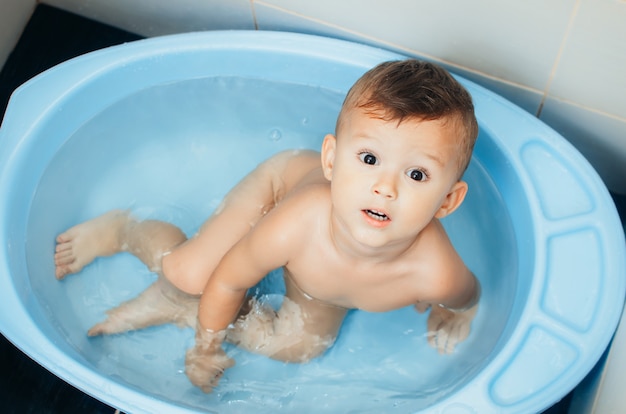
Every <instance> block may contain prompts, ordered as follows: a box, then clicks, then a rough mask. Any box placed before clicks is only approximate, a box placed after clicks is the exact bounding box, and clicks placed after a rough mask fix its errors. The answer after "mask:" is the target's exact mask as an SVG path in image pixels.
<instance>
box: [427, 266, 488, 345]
mask: <svg viewBox="0 0 626 414" xmlns="http://www.w3.org/2000/svg"><path fill="white" fill-rule="evenodd" d="M457 283H458V285H462V286H465V288H464V292H461V295H459V294H458V293H456V292H458V285H457V286H456V287H457V289H451V292H450V295H449V296H448V297H447V298H443V299H442V300H441V301H436V302H435V301H433V302H432V306H430V305H429V304H424V303H417V304H416V305H415V308H416V310H417V311H418V312H424V311H425V310H426V309H428V308H429V307H430V309H431V311H430V315H429V316H428V342H429V344H430V345H431V346H432V347H433V348H436V349H437V350H438V351H439V353H441V354H449V353H452V352H453V351H454V347H455V346H456V345H457V344H458V343H460V342H462V341H464V340H465V339H466V338H467V337H468V335H469V333H470V327H471V323H472V320H473V319H474V317H475V316H476V312H477V311H478V302H479V300H480V295H481V289H480V283H479V282H478V279H476V277H475V276H474V275H473V274H472V273H471V272H469V271H467V276H465V277H462V278H461V280H459V281H458V282H457ZM455 293H456V294H455ZM459 296H460V297H461V298H462V299H461V301H460V302H459V299H458V297H459ZM449 303H452V304H453V305H452V306H451V305H449Z"/></svg>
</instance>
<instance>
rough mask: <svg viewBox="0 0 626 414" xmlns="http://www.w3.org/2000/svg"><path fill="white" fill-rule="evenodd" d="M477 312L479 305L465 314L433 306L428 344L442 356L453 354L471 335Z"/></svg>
mask: <svg viewBox="0 0 626 414" xmlns="http://www.w3.org/2000/svg"><path fill="white" fill-rule="evenodd" d="M477 310H478V305H474V306H473V307H471V308H470V309H468V310H466V311H464V312H453V311H451V310H448V309H445V308H442V307H440V306H433V307H432V309H431V310H430V315H429V316H428V334H427V335H428V343H429V344H430V345H431V346H432V347H433V348H435V349H437V350H438V351H439V353H440V354H450V353H452V352H453V351H454V347H455V346H456V345H457V344H458V343H459V342H463V341H464V340H465V339H466V338H467V336H468V335H469V333H470V325H471V323H472V320H473V319H474V316H475V315H476V311H477Z"/></svg>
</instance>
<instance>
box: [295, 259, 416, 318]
mask: <svg viewBox="0 0 626 414" xmlns="http://www.w3.org/2000/svg"><path fill="white" fill-rule="evenodd" d="M287 271H288V272H289V273H290V275H291V277H292V278H293V280H294V281H295V283H296V284H297V285H298V286H299V287H300V288H301V289H302V290H303V291H304V292H305V293H306V294H308V295H310V296H312V297H314V298H316V299H319V300H322V301H325V302H329V303H332V304H335V305H338V306H343V307H347V308H356V309H361V310H366V311H370V312H383V311H389V310H393V309H398V308H401V307H404V306H409V305H413V304H415V303H416V302H417V301H418V300H419V299H420V291H421V290H422V288H423V286H420V281H419V277H416V276H415V275H411V274H407V273H406V272H404V273H399V272H397V271H393V270H392V269H388V268H387V269H385V268H380V269H378V268H376V269H370V270H368V269H357V268H355V267H349V266H343V265H341V264H338V263H333V262H332V261H331V260H323V259H322V258H318V260H317V261H316V262H315V264H312V263H306V264H305V263H302V262H300V263H292V264H290V265H289V266H287Z"/></svg>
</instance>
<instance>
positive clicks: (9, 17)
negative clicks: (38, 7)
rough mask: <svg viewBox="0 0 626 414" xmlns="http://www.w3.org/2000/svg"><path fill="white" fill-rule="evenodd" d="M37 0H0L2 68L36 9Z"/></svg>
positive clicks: (0, 58)
mask: <svg viewBox="0 0 626 414" xmlns="http://www.w3.org/2000/svg"><path fill="white" fill-rule="evenodd" d="M35 2H36V0H0V68H1V67H2V66H3V65H4V62H5V61H6V60H7V57H9V54H10V53H11V51H12V50H13V48H14V47H15V44H16V43H17V41H18V40H19V38H20V34H21V33H22V30H24V27H25V26H26V23H28V19H29V18H30V15H31V14H32V13H33V10H34V9H35Z"/></svg>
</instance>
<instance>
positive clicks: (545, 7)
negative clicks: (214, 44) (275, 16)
mask: <svg viewBox="0 0 626 414" xmlns="http://www.w3.org/2000/svg"><path fill="white" fill-rule="evenodd" d="M575 2H576V0H551V1H545V0H526V1H501V0H473V1H467V0H440V1H432V0H387V1H384V2H383V1H380V0H344V1H338V0H316V1H308V0H263V1H255V6H260V5H266V6H275V7H279V8H280V9H282V10H283V11H286V12H290V13H294V14H297V15H300V16H306V17H309V18H314V19H317V20H319V21H322V22H326V23H330V24H333V25H335V26H338V27H341V28H344V29H348V30H351V31H353V32H355V33H358V34H360V35H363V36H368V37H373V38H376V39H381V40H384V41H387V42H389V43H392V44H395V45H398V46H401V47H404V48H407V49H409V50H412V51H415V52H417V53H420V54H424V55H427V56H434V57H437V58H439V59H441V60H444V61H448V62H451V63H454V64H457V65H461V66H464V67H468V68H472V69H474V70H477V71H480V72H483V73H485V74H488V75H491V76H495V77H498V78H502V79H507V80H509V81H512V82H515V83H519V84H522V85H525V86H529V87H531V88H536V89H540V90H542V89H544V88H545V86H546V83H547V81H548V79H549V75H550V72H551V70H552V66H553V63H554V58H555V56H556V54H557V52H558V50H559V47H560V46H561V43H562V41H563V34H564V31H565V28H566V27H567V23H568V21H569V18H570V14H571V12H572V10H573V8H574V5H575ZM262 24H263V22H262V21H261V20H260V19H259V25H262ZM529 67H530V68H532V69H531V70H529Z"/></svg>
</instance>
